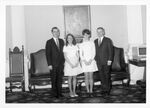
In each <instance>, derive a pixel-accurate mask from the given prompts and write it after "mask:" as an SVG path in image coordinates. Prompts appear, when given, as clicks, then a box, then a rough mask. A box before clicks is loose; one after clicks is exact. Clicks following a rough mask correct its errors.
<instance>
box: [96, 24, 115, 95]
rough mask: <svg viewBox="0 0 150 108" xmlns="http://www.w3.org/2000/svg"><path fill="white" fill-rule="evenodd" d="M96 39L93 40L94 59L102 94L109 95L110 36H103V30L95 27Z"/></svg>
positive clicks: (111, 52)
mask: <svg viewBox="0 0 150 108" xmlns="http://www.w3.org/2000/svg"><path fill="white" fill-rule="evenodd" d="M97 36H98V39H96V40H95V41H94V43H95V48H96V56H95V60H96V63H97V66H98V71H99V77H100V80H101V86H102V94H104V95H109V93H110V89H111V80H110V66H111V63H112V59H113V44H112V41H111V39H110V38H108V37H105V30H104V28H102V27H98V28H97Z"/></svg>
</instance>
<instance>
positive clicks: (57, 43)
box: [56, 39, 59, 49]
mask: <svg viewBox="0 0 150 108" xmlns="http://www.w3.org/2000/svg"><path fill="white" fill-rule="evenodd" d="M56 45H57V47H58V49H59V41H58V39H56Z"/></svg>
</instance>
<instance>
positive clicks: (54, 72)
mask: <svg viewBox="0 0 150 108" xmlns="http://www.w3.org/2000/svg"><path fill="white" fill-rule="evenodd" d="M51 32H52V35H53V37H52V38H51V39H49V40H48V41H47V42H46V58H47V63H48V68H49V70H50V73H51V81H52V94H53V96H54V97H56V98H59V97H62V93H61V89H62V77H63V68H64V54H63V47H64V41H63V40H62V39H60V38H59V36H60V31H59V29H58V28H57V27H53V28H52V30H51Z"/></svg>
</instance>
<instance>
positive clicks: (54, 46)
mask: <svg viewBox="0 0 150 108" xmlns="http://www.w3.org/2000/svg"><path fill="white" fill-rule="evenodd" d="M52 40H53V44H54V47H55V48H56V49H57V50H58V51H59V48H60V41H59V39H58V41H59V48H58V47H57V45H56V42H55V40H54V38H52Z"/></svg>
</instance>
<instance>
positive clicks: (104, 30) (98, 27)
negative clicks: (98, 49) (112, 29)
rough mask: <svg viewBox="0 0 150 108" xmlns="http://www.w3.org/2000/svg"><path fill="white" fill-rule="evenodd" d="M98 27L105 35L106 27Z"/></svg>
mask: <svg viewBox="0 0 150 108" xmlns="http://www.w3.org/2000/svg"><path fill="white" fill-rule="evenodd" d="M98 29H101V30H103V33H104V34H103V35H105V29H104V28H103V27H98V28H97V30H98Z"/></svg>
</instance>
